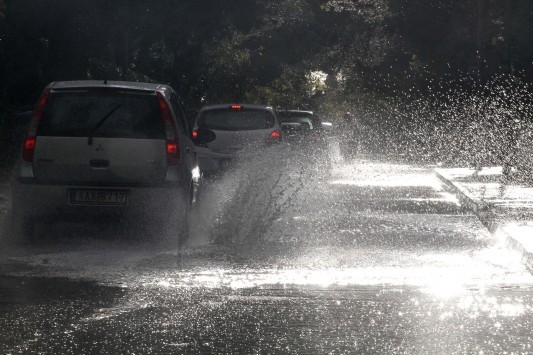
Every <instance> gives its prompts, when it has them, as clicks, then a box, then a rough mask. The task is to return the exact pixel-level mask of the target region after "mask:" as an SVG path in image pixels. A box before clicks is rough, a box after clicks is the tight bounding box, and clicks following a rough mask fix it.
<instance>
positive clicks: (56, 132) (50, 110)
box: [38, 91, 165, 139]
mask: <svg viewBox="0 0 533 355" xmlns="http://www.w3.org/2000/svg"><path fill="white" fill-rule="evenodd" d="M106 116H107V118H105V117H106ZM102 120H104V121H103V122H102V123H101V124H100V126H99V127H98V128H97V129H96V130H95V127H97V126H98V125H99V123H100V121H102ZM93 130H94V132H93ZM91 132H93V134H92V135H93V137H103V138H140V139H143V138H146V139H164V138H165V134H164V127H163V120H162V119H161V110H160V108H159V105H158V101H157V97H156V95H155V93H154V94H146V93H128V92H107V91H104V92H98V91H97V92H92V91H89V92H56V93H53V94H51V95H50V97H49V99H48V102H47V103H46V107H45V110H44V114H43V118H42V121H41V123H40V124H39V131H38V135H41V136H58V137H88V136H89V135H90V134H91Z"/></svg>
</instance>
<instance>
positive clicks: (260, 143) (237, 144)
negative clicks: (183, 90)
mask: <svg viewBox="0 0 533 355" xmlns="http://www.w3.org/2000/svg"><path fill="white" fill-rule="evenodd" d="M192 134H193V139H194V143H195V144H196V151H197V153H198V164H199V166H200V170H201V171H202V172H216V171H217V170H218V169H220V168H221V167H223V166H224V164H225V163H226V162H228V161H231V160H232V159H234V158H235V156H236V155H238V154H239V153H240V152H243V151H245V150H246V149H247V148H250V147H251V148H253V149H254V150H257V149H261V148H264V147H265V146H268V145H271V144H272V143H277V142H280V141H281V139H282V133H281V125H280V123H279V119H278V117H277V115H276V112H275V111H274V109H273V108H272V107H270V106H263V105H251V104H220V105H208V106H204V107H203V108H202V109H201V110H200V112H199V113H198V116H197V118H196V122H195V124H194V128H193V132H192Z"/></svg>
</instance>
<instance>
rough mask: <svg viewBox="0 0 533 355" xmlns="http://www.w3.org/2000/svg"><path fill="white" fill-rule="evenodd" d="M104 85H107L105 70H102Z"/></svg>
mask: <svg viewBox="0 0 533 355" xmlns="http://www.w3.org/2000/svg"><path fill="white" fill-rule="evenodd" d="M104 85H107V70H104Z"/></svg>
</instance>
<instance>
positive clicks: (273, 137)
mask: <svg viewBox="0 0 533 355" xmlns="http://www.w3.org/2000/svg"><path fill="white" fill-rule="evenodd" d="M281 138H282V135H281V131H280V130H278V129H277V130H275V131H272V133H270V136H269V137H268V141H269V142H279V141H281Z"/></svg>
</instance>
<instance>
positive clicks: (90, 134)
mask: <svg viewBox="0 0 533 355" xmlns="http://www.w3.org/2000/svg"><path fill="white" fill-rule="evenodd" d="M120 106H122V104H118V105H117V106H115V107H113V108H112V109H111V111H109V112H108V113H107V114H106V115H105V116H104V117H102V119H101V120H100V121H98V123H97V124H96V125H94V127H93V129H92V130H91V133H89V138H88V140H87V144H89V145H93V135H94V133H95V132H96V131H97V130H98V128H100V127H101V126H102V125H103V124H104V123H105V121H107V119H108V118H109V117H111V115H112V114H114V113H115V111H116V110H118V108H119V107H120Z"/></svg>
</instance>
